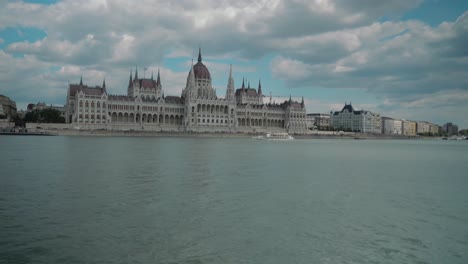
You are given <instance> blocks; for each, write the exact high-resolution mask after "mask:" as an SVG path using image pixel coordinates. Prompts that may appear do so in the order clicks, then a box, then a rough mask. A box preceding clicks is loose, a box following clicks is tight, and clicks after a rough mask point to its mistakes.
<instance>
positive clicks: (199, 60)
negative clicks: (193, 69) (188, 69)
mask: <svg viewBox="0 0 468 264" xmlns="http://www.w3.org/2000/svg"><path fill="white" fill-rule="evenodd" d="M201 61H202V57H201V48H200V47H199V48H198V62H201Z"/></svg>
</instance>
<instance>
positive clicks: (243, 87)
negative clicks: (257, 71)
mask: <svg viewBox="0 0 468 264" xmlns="http://www.w3.org/2000/svg"><path fill="white" fill-rule="evenodd" d="M242 90H245V82H244V77H242Z"/></svg>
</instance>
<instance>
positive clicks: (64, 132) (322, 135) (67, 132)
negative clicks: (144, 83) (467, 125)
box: [41, 129, 438, 140]
mask: <svg viewBox="0 0 468 264" xmlns="http://www.w3.org/2000/svg"><path fill="white" fill-rule="evenodd" d="M41 132H45V133H48V134H53V135H59V136H111V137H112V136H114V137H120V136H124V137H209V138H213V137H214V138H251V137H253V136H257V135H261V134H263V133H244V132H237V133H222V132H220V133H197V132H158V131H120V130H75V129H43V130H41ZM293 136H294V138H296V139H353V140H372V139H401V140H408V139H438V138H430V137H427V138H426V137H419V136H412V137H410V136H401V135H383V134H362V133H350V132H348V133H344V134H337V133H330V132H321V131H319V132H314V133H310V134H306V135H293Z"/></svg>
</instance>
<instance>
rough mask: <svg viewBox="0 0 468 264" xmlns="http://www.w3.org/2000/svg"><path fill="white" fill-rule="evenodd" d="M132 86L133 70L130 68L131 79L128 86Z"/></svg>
mask: <svg viewBox="0 0 468 264" xmlns="http://www.w3.org/2000/svg"><path fill="white" fill-rule="evenodd" d="M130 86H132V70H130V79H129V80H128V87H130Z"/></svg>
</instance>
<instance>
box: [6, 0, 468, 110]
mask: <svg viewBox="0 0 468 264" xmlns="http://www.w3.org/2000/svg"><path fill="white" fill-rule="evenodd" d="M421 2H422V1H421V0H394V1H385V2H381V1H368V0H356V1H347V0H284V1H281V0H258V1H249V0H239V1H235V2H232V1H218V0H206V1H191V0H181V1H153V0H141V1H139V2H138V3H134V2H132V1H124V0H114V1H104V0H98V1H96V0H83V1H72V0H64V1H59V2H57V3H55V4H51V5H40V4H32V3H26V2H22V1H15V2H9V1H2V2H1V3H0V30H1V29H5V28H19V29H21V28H22V27H32V28H38V29H40V30H43V31H44V32H46V33H47V36H46V37H45V38H43V39H40V40H37V41H33V42H29V41H23V42H14V43H9V44H8V45H7V46H6V47H5V48H3V50H0V51H1V53H0V57H1V58H2V60H0V68H2V69H3V68H6V69H8V68H14V69H15V71H11V70H8V73H7V72H4V71H2V72H1V73H0V76H1V80H2V82H3V83H4V86H3V87H2V88H1V89H2V90H1V92H2V93H7V92H8V93H9V94H10V95H11V96H12V97H13V98H20V99H19V100H20V101H28V100H32V101H34V100H35V99H34V96H32V94H36V92H37V89H38V88H37V87H38V86H41V87H42V88H41V89H44V90H46V91H47V92H45V93H43V94H41V95H40V98H41V100H50V101H52V102H53V103H60V102H63V100H64V99H63V98H64V97H65V94H66V89H65V87H66V83H67V81H68V80H71V81H74V82H76V81H77V80H78V79H79V76H80V75H81V74H83V76H84V78H85V81H86V82H89V83H95V84H100V83H101V82H102V79H103V78H104V77H106V82H107V84H108V87H109V89H111V91H112V93H124V92H125V91H126V85H127V82H128V75H129V71H130V68H133V67H134V65H135V64H138V65H147V67H148V68H150V69H152V70H153V71H155V72H156V70H157V66H159V67H160V68H161V77H162V79H163V87H164V89H165V90H166V89H167V90H166V94H175V95H177V94H180V91H181V89H182V88H183V87H184V86H185V81H186V75H187V72H188V67H186V65H185V64H184V63H190V58H191V57H195V56H196V52H197V51H196V47H198V46H199V45H201V46H202V48H203V50H206V51H209V56H211V57H206V58H207V60H206V64H207V65H208V66H209V69H210V71H212V74H213V75H216V76H218V75H221V76H224V75H225V74H227V68H228V67H229V66H228V65H229V62H228V63H225V64H224V61H243V62H245V61H247V63H242V65H248V64H249V63H248V62H252V61H257V60H259V59H263V58H265V57H268V58H272V59H271V60H269V61H268V62H269V64H270V68H269V70H270V72H271V75H272V77H273V78H274V79H275V82H277V83H284V84H285V85H286V86H287V87H291V88H292V87H302V88H304V87H310V89H313V88H314V87H321V88H327V89H335V88H339V89H341V88H360V89H362V88H364V89H366V90H367V92H368V93H369V94H373V95H375V96H376V97H378V99H379V100H380V101H381V102H387V103H388V102H391V103H392V106H395V107H396V106H399V107H413V106H416V105H421V107H422V108H424V107H428V105H430V103H429V102H428V101H418V100H419V99H421V98H437V96H442V95H443V94H444V92H447V91H450V92H449V94H455V93H456V92H459V91H465V90H466V89H467V88H468V79H467V78H466V77H465V74H466V69H467V68H468V48H466V43H468V37H467V36H468V12H466V13H465V14H463V15H461V16H460V17H459V18H458V19H456V20H455V21H452V22H443V23H441V24H440V25H438V26H435V27H433V26H430V25H428V24H425V23H424V22H421V21H417V20H406V21H401V20H399V18H400V17H401V16H402V15H403V14H404V13H405V12H407V11H408V10H411V9H413V8H415V7H417V6H418V5H419V4H421ZM383 17H385V18H387V20H386V21H384V20H383V19H382V18H383ZM379 21H380V22H379ZM2 42H5V41H2V40H1V39H0V43H2ZM7 42H8V41H7ZM207 53H208V52H207ZM207 55H208V54H207ZM214 58H216V59H214ZM220 58H223V59H220ZM165 59H177V60H179V61H182V63H179V65H178V66H176V67H174V66H172V67H171V68H169V67H162V66H161V65H164V63H165V61H164V60H165ZM211 59H212V60H211ZM218 59H219V61H218ZM221 61H222V62H221ZM234 69H235V71H236V72H247V73H248V72H256V71H259V72H260V71H261V70H262V69H260V67H258V66H237V65H234ZM268 74H269V73H268ZM278 80H279V81H280V82H278ZM64 84H65V85H64ZM4 87H7V88H4ZM10 87H15V89H13V88H10ZM220 90H222V88H221V89H220ZM431 96H432V97H431ZM42 98H43V99H42ZM60 98H61V99H60ZM306 99H307V98H306ZM307 100H308V99H307ZM307 100H306V103H307ZM427 100H429V99H427ZM431 100H432V99H431ZM456 102H459V103H460V101H459V100H458V101H456ZM313 103H316V105H320V106H321V107H324V110H325V109H326V110H328V109H329V107H328V105H329V104H334V103H328V102H322V103H321V102H318V101H316V102H313ZM313 103H312V104H311V105H313ZM447 103H448V102H447ZM340 105H341V104H340ZM312 107H313V106H312ZM369 107H375V109H377V110H381V109H382V110H384V109H387V110H388V111H394V110H393V109H391V107H390V105H387V106H385V105H384V104H378V103H376V104H375V105H369ZM339 108H341V107H339ZM311 109H312V108H311ZM414 109H419V108H414ZM317 110H318V109H317ZM415 111H416V110H415Z"/></svg>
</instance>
